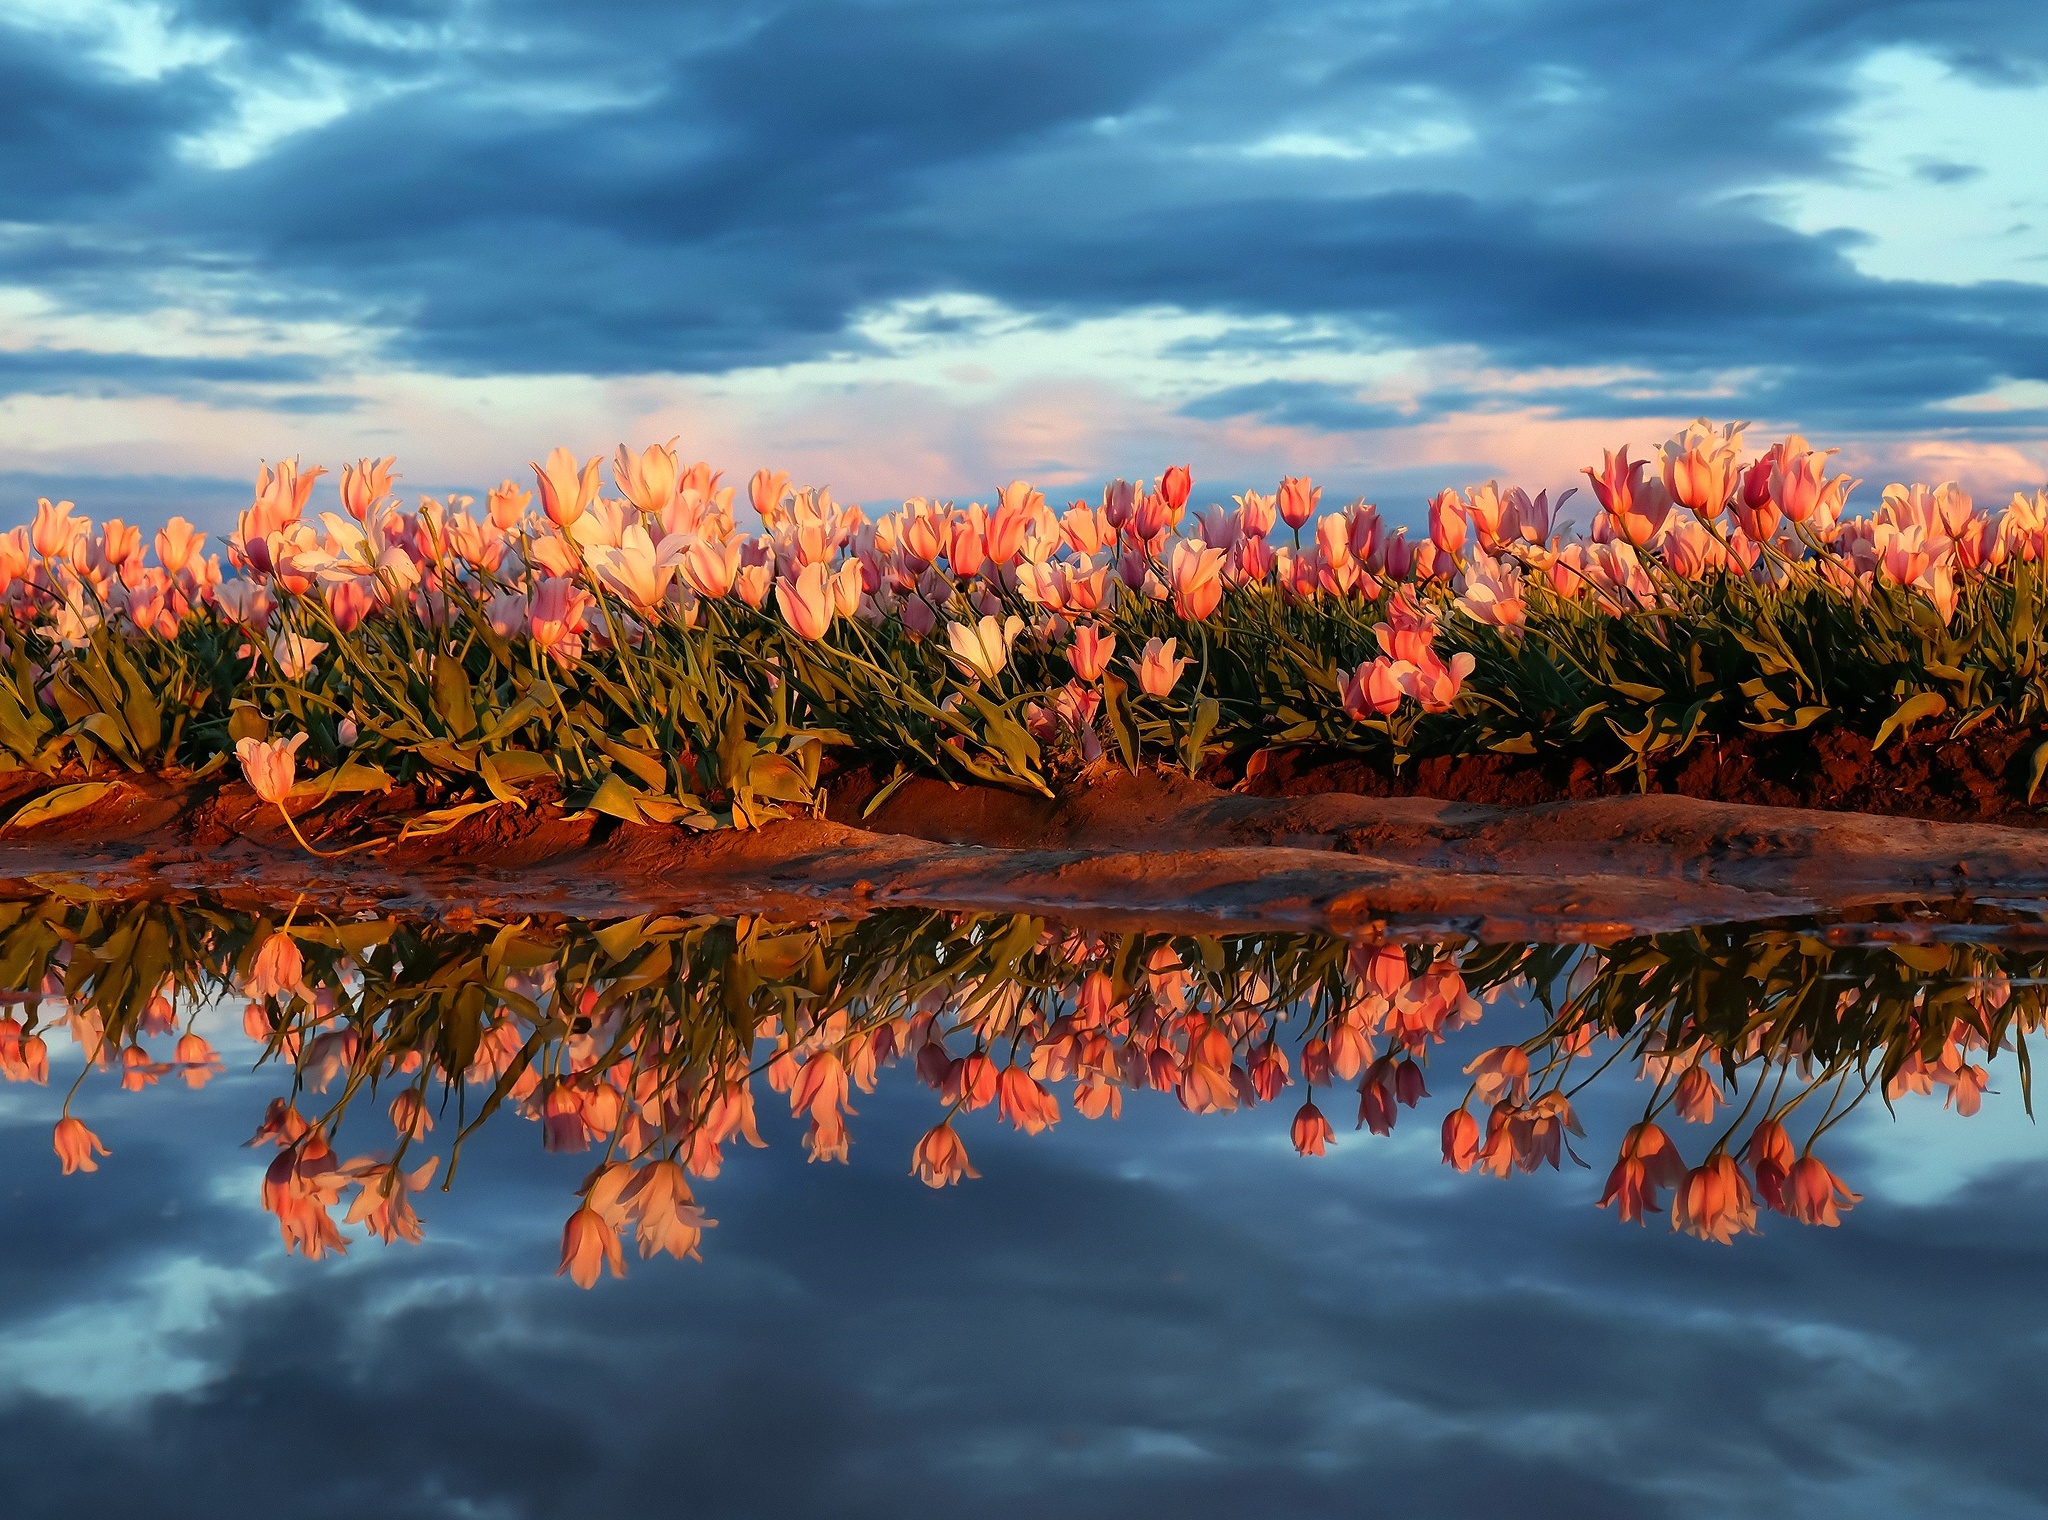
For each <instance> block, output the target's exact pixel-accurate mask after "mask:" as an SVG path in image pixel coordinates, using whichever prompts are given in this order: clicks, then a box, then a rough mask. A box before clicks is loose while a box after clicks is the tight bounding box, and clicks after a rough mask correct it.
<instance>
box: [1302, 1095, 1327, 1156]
mask: <svg viewBox="0 0 2048 1520" xmlns="http://www.w3.org/2000/svg"><path fill="white" fill-rule="evenodd" d="M1293 1138H1294V1148H1295V1149H1296V1150H1297V1151H1299V1152H1300V1153H1301V1154H1302V1155H1304V1156H1320V1155H1322V1154H1324V1151H1325V1148H1326V1147H1328V1146H1330V1145H1333V1144H1335V1143H1336V1139H1337V1131H1336V1130H1335V1129H1334V1128H1332V1127H1331V1125H1330V1121H1329V1120H1328V1119H1326V1118H1324V1117H1323V1111H1322V1110H1321V1109H1319V1108H1317V1107H1316V1106H1315V1104H1313V1103H1304V1104H1302V1105H1301V1110H1300V1112H1298V1113H1296V1114H1295V1116H1294V1125H1293Z"/></svg>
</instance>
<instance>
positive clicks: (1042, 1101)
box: [996, 1066, 1060, 1135]
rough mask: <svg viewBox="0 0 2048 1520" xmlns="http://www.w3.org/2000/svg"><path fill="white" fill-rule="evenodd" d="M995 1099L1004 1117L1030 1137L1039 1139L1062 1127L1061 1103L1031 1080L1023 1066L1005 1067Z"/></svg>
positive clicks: (999, 1079)
mask: <svg viewBox="0 0 2048 1520" xmlns="http://www.w3.org/2000/svg"><path fill="white" fill-rule="evenodd" d="M996 1095H997V1097H998V1098H999V1099H1000V1101H1001V1104H1002V1117H1003V1119H1004V1121H1005V1122H1006V1123H1009V1124H1013V1125H1015V1126H1016V1127H1017V1128H1018V1129H1021V1130H1022V1131H1024V1133H1025V1134H1027V1135H1036V1134H1039V1133H1041V1132H1042V1131H1044V1130H1047V1129H1049V1128H1051V1127H1052V1126H1053V1125H1055V1124H1057V1123H1059V1119H1060V1105H1059V1100H1058V1099H1057V1098H1055V1097H1053V1095H1052V1094H1051V1093H1049V1092H1047V1091H1046V1090H1045V1089H1044V1088H1043V1087H1041V1086H1039V1085H1038V1083H1037V1082H1036V1081H1034V1080H1033V1079H1032V1076H1031V1073H1030V1072H1028V1071H1026V1070H1025V1069H1024V1068H1023V1067H1021V1066H1006V1067H1004V1068H1003V1073H1002V1075H1001V1076H1000V1077H998V1078H997V1079H996Z"/></svg>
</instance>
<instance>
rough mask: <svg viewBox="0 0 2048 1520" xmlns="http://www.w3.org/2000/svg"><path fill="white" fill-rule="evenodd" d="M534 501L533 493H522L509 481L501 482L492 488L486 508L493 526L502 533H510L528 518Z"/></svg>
mask: <svg viewBox="0 0 2048 1520" xmlns="http://www.w3.org/2000/svg"><path fill="white" fill-rule="evenodd" d="M532 501H533V492H531V491H522V490H520V489H519V487H518V486H516V485H514V484H513V483H512V482H511V481H509V480H501V481H499V482H498V484H496V485H494V486H492V487H491V494H490V498H489V500H488V502H487V504H486V507H485V510H486V511H488V512H489V513H490V515H491V526H492V527H494V528H496V529H497V530H498V531H499V532H500V533H510V532H511V531H512V530H513V529H514V528H516V527H518V526H519V521H520V519H521V518H523V517H525V516H526V509H527V507H528V505H529V504H531V503H532Z"/></svg>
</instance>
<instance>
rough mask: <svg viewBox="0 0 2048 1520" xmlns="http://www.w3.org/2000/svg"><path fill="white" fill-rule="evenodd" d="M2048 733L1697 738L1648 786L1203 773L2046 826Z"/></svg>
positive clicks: (1368, 793)
mask: <svg viewBox="0 0 2048 1520" xmlns="http://www.w3.org/2000/svg"><path fill="white" fill-rule="evenodd" d="M2044 740H2048V734H2043V733H2041V732H2039V731H2033V730H2027V731H2015V730H2011V729H2001V728H1992V727H1990V726H1989V725H1980V726H1979V727H1977V728H1975V729H1972V730H1971V731H1970V732H1969V733H1967V734H1965V735H1963V736H1962V737H1961V738H1959V739H1948V738H1939V737H1935V736H1932V735H1929V736H1927V737H1923V738H1915V737H1912V736H1908V737H1907V738H1906V739H1905V740H1903V741H1901V740H1898V739H1893V740H1890V741H1888V742H1887V743H1886V745H1885V748H1884V751H1883V753H1882V754H1874V753H1873V752H1872V750H1871V746H1870V741H1869V740H1868V739H1867V738H1865V737H1864V736H1863V735H1861V734H1857V733H1851V732H1849V731H1848V730H1846V729H1842V728H1839V727H1832V726H1831V727H1825V728H1822V729H1820V730H1818V731H1815V732H1810V733H1802V734H1782V735H1776V736H1771V737H1765V736H1761V735H1745V736H1744V737H1743V738H1741V739H1737V740H1708V739H1702V740H1699V741H1697V742H1696V743H1694V744H1693V745H1692V747H1691V748H1690V749H1688V750H1687V751H1686V752H1685V753H1684V754H1683V755H1678V756H1674V757H1660V758H1659V759H1658V760H1656V761H1655V762H1653V764H1652V765H1651V766H1650V768H1649V771H1648V776H1647V785H1645V784H1643V780H1642V779H1641V778H1639V777H1638V774H1637V771H1636V767H1635V765H1634V764H1633V763H1630V764H1629V765H1627V766H1626V767H1625V768H1623V769H1622V770H1620V771H1616V772H1607V771H1603V770H1601V769H1599V768H1596V767H1595V766H1594V765H1593V764H1592V763H1591V762H1590V761H1588V760H1584V759H1565V758H1561V757H1548V756H1535V755H1468V756H1460V757H1457V758H1451V757H1446V756H1439V757H1436V758H1432V759H1425V760H1417V761H1415V762H1413V763H1412V764H1411V765H1410V766H1409V767H1408V768H1407V769H1406V770H1405V771H1404V772H1403V773H1402V774H1400V775H1395V774H1393V773H1392V772H1391V771H1390V770H1388V769H1387V768H1386V767H1383V766H1375V765H1373V764H1371V763H1369V762H1366V761H1362V760H1359V759H1357V758H1355V757H1351V756H1345V755H1341V754H1337V753H1334V752H1331V751H1328V750H1317V749H1312V748H1306V747H1303V748H1296V749H1287V750H1269V751H1264V752H1262V753H1260V754H1256V755H1253V756H1252V757H1251V758H1250V761H1249V762H1248V763H1231V762H1223V763H1219V764H1218V765H1217V766H1216V767H1215V768H1214V769H1213V770H1211V771H1210V772H1207V773H1206V775H1205V779H1208V780H1211V781H1213V782H1215V783H1216V784H1218V785H1220V786H1223V787H1234V788H1237V789H1239V790H1242V791H1245V792H1248V793H1250V794H1251V795H1253V796H1262V797H1305V796H1312V795H1314V794H1316V793H1320V792H1343V793H1348V794H1350V795H1353V796H1360V797H1435V798H1439V799H1441V800H1443V801H1446V802H1478V803H1486V804H1489V805H1492V806H1496V807H1533V806H1537V805H1540V804H1543V803H1550V802H1562V801H1585V800H1589V799H1592V798H1596V797H1624V796H1632V795H1635V794H1637V793H1638V792H1647V793H1648V794H1650V795H1657V796H1677V797H1697V798H1702V799H1705V800H1707V801H1712V802H1736V803H1747V804H1758V805H1762V806H1765V807H1784V808H1820V809H1824V810H1826V811H1830V812H1855V813H1875V814H1880V815H1883V816H1886V817H1895V818H1925V819H1935V820H1941V821H1945V822H1952V823H2002V824H2007V825H2010V826H2012V827H2015V828H2043V827H2048V785H2044V786H2043V787H2042V788H2041V789H2040V791H2039V792H2038V793H2037V794H2036V796H2035V798H2034V799H2033V800H2032V801H2029V800H2028V796H2027V793H2028V790H2029V787H2030V786H2031V784H2032V780H2033V776H2032V762H2033V757H2034V753H2035V751H2036V750H2037V749H2039V748H2040V746H2041V745H2042V743H2043V742H2044Z"/></svg>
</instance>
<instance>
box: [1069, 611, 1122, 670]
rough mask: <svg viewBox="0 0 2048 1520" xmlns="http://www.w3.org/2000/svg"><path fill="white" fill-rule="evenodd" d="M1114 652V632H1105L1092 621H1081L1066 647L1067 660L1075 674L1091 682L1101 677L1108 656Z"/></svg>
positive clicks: (1106, 664)
mask: <svg viewBox="0 0 2048 1520" xmlns="http://www.w3.org/2000/svg"><path fill="white" fill-rule="evenodd" d="M1115 653H1116V635H1115V634H1113V633H1107V634H1106V633H1104V632H1103V631H1102V630H1101V629H1100V628H1098V627H1096V626H1095V624H1093V623H1083V624H1081V626H1080V627H1078V628H1076V629H1075V630H1074V642H1073V643H1072V644H1071V645H1069V646H1068V648H1067V661H1068V663H1069V664H1071V665H1072V666H1073V667H1074V674H1075V675H1076V676H1078V677H1080V678H1081V679H1082V680H1084V681H1090V682H1093V681H1099V680H1101V679H1102V673H1103V672H1104V671H1105V670H1107V669H1108V668H1109V660H1110V656H1112V655H1114V654H1115Z"/></svg>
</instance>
